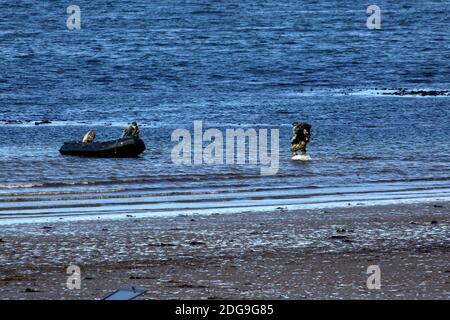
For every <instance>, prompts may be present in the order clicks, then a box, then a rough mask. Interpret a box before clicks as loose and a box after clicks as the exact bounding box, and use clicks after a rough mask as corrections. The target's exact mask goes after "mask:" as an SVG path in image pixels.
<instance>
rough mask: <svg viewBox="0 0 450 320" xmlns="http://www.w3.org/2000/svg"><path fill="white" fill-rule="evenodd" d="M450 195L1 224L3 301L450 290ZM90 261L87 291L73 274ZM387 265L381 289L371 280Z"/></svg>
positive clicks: (84, 279) (84, 271)
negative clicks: (117, 293) (140, 291)
mask: <svg viewBox="0 0 450 320" xmlns="http://www.w3.org/2000/svg"><path fill="white" fill-rule="evenodd" d="M449 208H450V203H448V202H440V203H426V204H402V205H400V204H399V205H385V206H354V205H352V206H348V208H338V209H326V210H295V211H294V210H287V209H284V208H282V207H280V208H279V209H278V210H276V211H273V212H265V213H259V212H258V213H251V212H248V213H241V214H223V215H210V216H201V215H194V216H190V215H189V216H188V215H186V216H183V215H181V216H178V217H169V218H138V217H136V216H133V215H130V216H129V217H128V218H127V219H123V220H109V221H108V220H99V221H72V222H64V221H62V222H56V223H30V224H17V225H4V226H1V227H0V238H1V240H0V299H101V298H102V297H104V296H105V295H107V294H108V293H110V292H112V291H114V290H115V289H117V288H118V287H121V286H127V285H129V286H131V285H133V286H139V287H143V288H145V289H147V290H148V291H147V293H146V294H144V295H143V296H141V297H140V298H139V299H348V298H351V299H449V298H450V263H449V261H450V232H449V231H450V214H449ZM72 264H74V265H78V266H79V267H80V268H81V289H80V290H69V289H67V288H66V286H65V283H66V281H67V277H68V275H67V274H66V268H67V267H68V266H69V265H72ZM371 265H378V266H379V267H380V270H381V289H379V290H377V289H372V290H369V289H368V288H367V285H366V281H367V278H368V276H369V275H367V274H366V272H367V268H368V267H369V266H371Z"/></svg>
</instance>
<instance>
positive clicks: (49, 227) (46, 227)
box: [42, 226, 53, 230]
mask: <svg viewBox="0 0 450 320" xmlns="http://www.w3.org/2000/svg"><path fill="white" fill-rule="evenodd" d="M42 229H44V230H50V229H53V227H52V226H43V227H42Z"/></svg>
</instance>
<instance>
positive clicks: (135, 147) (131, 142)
mask: <svg viewBox="0 0 450 320" xmlns="http://www.w3.org/2000/svg"><path fill="white" fill-rule="evenodd" d="M144 150H145V144H144V141H142V140H141V139H139V138H124V139H119V140H114V141H106V142H91V143H88V144H85V143H81V142H78V141H74V142H65V143H64V145H63V146H62V147H61V149H59V152H60V153H61V154H62V155H66V156H83V157H114V158H123V157H137V156H138V155H140V154H141V153H142V152H144Z"/></svg>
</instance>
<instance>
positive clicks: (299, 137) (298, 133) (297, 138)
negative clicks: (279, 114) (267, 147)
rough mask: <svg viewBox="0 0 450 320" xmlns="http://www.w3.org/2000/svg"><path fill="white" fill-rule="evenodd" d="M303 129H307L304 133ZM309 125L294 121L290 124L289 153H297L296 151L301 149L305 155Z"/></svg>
mask: <svg viewBox="0 0 450 320" xmlns="http://www.w3.org/2000/svg"><path fill="white" fill-rule="evenodd" d="M304 130H306V131H307V133H306V134H305V132H304ZM310 130H311V126H310V125H309V124H307V123H294V124H293V126H292V138H291V153H292V155H293V156H295V155H297V151H299V150H300V151H301V153H302V155H306V146H307V144H308V143H309V136H310Z"/></svg>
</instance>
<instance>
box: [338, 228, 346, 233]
mask: <svg viewBox="0 0 450 320" xmlns="http://www.w3.org/2000/svg"><path fill="white" fill-rule="evenodd" d="M336 232H337V233H346V232H347V230H345V229H336Z"/></svg>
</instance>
